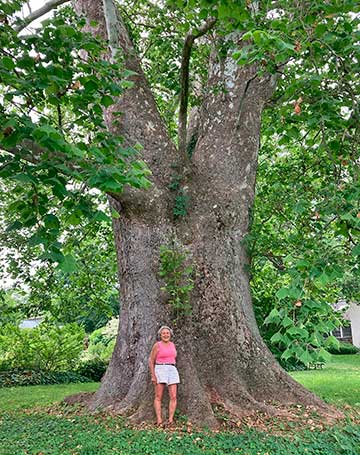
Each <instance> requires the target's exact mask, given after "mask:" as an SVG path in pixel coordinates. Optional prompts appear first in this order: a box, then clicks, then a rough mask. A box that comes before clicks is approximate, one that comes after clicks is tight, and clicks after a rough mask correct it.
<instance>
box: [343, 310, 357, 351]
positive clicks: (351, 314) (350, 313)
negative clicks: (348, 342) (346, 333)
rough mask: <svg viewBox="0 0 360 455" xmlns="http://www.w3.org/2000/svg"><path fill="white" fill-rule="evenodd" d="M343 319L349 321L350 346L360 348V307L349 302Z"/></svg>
mask: <svg viewBox="0 0 360 455" xmlns="http://www.w3.org/2000/svg"><path fill="white" fill-rule="evenodd" d="M344 319H347V320H348V321H350V328H351V334H352V344H353V345H354V346H356V347H358V348H360V305H357V304H356V303H354V302H351V303H350V304H349V308H348V309H347V310H346V311H345V313H344Z"/></svg>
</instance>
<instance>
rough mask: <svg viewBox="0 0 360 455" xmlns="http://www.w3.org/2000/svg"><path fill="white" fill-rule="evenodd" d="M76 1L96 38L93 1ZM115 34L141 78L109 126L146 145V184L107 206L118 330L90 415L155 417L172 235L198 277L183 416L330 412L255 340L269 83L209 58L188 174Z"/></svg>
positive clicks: (182, 322)
mask: <svg viewBox="0 0 360 455" xmlns="http://www.w3.org/2000/svg"><path fill="white" fill-rule="evenodd" d="M76 4H77V9H78V11H82V12H83V13H84V14H85V15H86V16H87V18H88V19H89V20H94V19H95V20H97V21H98V22H99V27H98V30H100V32H101V33H104V31H103V30H104V19H103V14H102V6H101V2H98V1H90V0H79V1H77V2H76ZM118 32H119V35H120V42H121V46H122V49H123V52H124V55H125V62H126V65H127V66H128V67H129V68H132V69H135V70H136V71H137V73H138V76H136V77H134V82H135V86H134V88H133V89H131V90H128V91H127V93H126V94H125V95H124V97H123V98H122V99H120V100H119V102H118V103H117V105H115V106H114V110H116V111H122V112H123V113H124V115H123V117H122V122H121V126H120V127H119V126H117V127H116V128H115V127H113V125H112V123H111V120H112V117H111V112H107V117H106V118H107V123H108V126H109V128H110V129H112V130H113V131H114V134H121V135H123V136H124V137H125V138H126V140H127V141H128V143H130V144H134V143H136V142H140V143H142V144H143V145H144V152H143V153H144V155H143V158H144V160H145V161H146V162H147V163H148V165H149V167H150V168H151V170H152V172H153V183H154V185H153V188H152V189H151V190H149V191H146V192H145V191H136V190H128V191H127V192H126V193H124V194H121V195H118V196H117V195H112V197H111V204H112V206H113V207H114V208H115V209H116V210H118V211H119V213H120V215H121V216H120V219H119V220H115V221H114V232H115V242H116V249H117V252H118V262H119V279H120V284H121V314H120V327H119V334H118V338H117V343H116V347H115V350H114V353H113V356H112V359H111V362H110V365H109V368H108V370H107V372H106V374H105V376H104V378H103V380H102V384H101V388H100V390H99V391H98V392H97V393H96V394H95V396H94V397H93V398H92V400H91V403H90V406H91V407H93V408H95V407H99V406H100V407H111V408H112V409H113V410H115V411H117V412H123V413H126V414H127V415H129V416H131V417H132V418H133V419H134V420H144V419H149V418H152V417H153V407H152V400H153V389H152V384H151V381H150V375H149V372H148V366H147V362H148V357H149V353H150V350H151V347H152V345H153V343H154V341H155V334H156V332H157V330H158V328H159V327H160V325H162V324H169V325H174V320H173V314H172V310H171V306H170V305H169V304H168V303H167V296H166V295H165V294H164V293H163V292H162V291H161V290H160V289H161V287H162V286H163V282H161V280H160V279H159V273H158V272H159V249H160V245H162V244H168V243H169V242H170V241H172V239H174V238H176V239H177V241H178V242H179V243H181V244H182V245H183V246H184V247H186V248H187V249H188V250H189V252H190V253H191V262H192V264H193V265H194V267H195V270H196V278H195V288H194V291H193V292H192V295H191V306H192V314H191V316H184V317H181V318H178V319H177V320H176V321H175V327H174V329H175V334H176V335H175V340H174V341H175V343H176V345H177V349H178V367H179V371H180V376H181V385H180V386H179V409H180V411H181V412H183V413H185V414H186V415H187V416H188V417H189V418H190V419H191V420H193V421H196V422H200V423H202V424H204V425H211V426H213V425H215V423H216V418H215V416H214V412H213V405H214V404H217V405H221V406H223V407H224V409H225V410H228V411H229V412H232V413H235V414H236V415H241V414H248V413H252V412H255V411H259V410H260V411H265V412H270V413H271V412H273V411H274V409H275V408H274V407H273V406H272V405H273V404H274V403H275V402H276V403H278V404H280V405H287V404H290V403H300V404H306V405H313V406H316V407H317V408H318V409H319V410H321V411H323V412H326V411H329V409H328V408H327V406H326V405H325V404H324V403H323V402H322V401H321V400H319V399H318V398H317V397H315V396H314V395H313V394H311V393H310V392H308V391H307V390H305V389H304V388H303V387H302V386H300V385H299V384H298V383H296V382H295V381H294V380H292V379H291V377H290V376H289V375H288V374H287V373H285V372H284V371H283V370H282V369H281V368H280V366H279V365H278V364H277V362H276V361H275V360H274V358H273V356H272V354H271V353H270V351H269V350H268V348H267V347H266V345H265V344H264V342H263V341H262V339H261V337H260V334H259V331H258V328H257V326H256V322H255V318H254V314H253V309H252V303H251V296H250V289H249V276H248V271H247V270H248V269H247V267H248V258H247V254H246V248H245V236H246V234H247V232H248V228H249V215H250V212H251V209H252V206H253V200H254V187H255V176H256V166H257V153H258V147H259V134H260V120H261V113H262V109H263V106H264V103H265V102H266V100H267V99H268V97H269V96H270V95H271V93H272V92H273V89H274V86H275V81H274V79H273V78H272V77H270V76H262V77H260V76H258V75H257V73H256V69H255V68H252V67H250V68H249V67H247V68H244V67H240V66H237V65H236V64H235V62H234V61H233V60H232V59H231V56H228V57H226V58H223V57H220V56H219V55H218V54H216V52H215V51H214V53H213V55H212V56H211V58H210V62H209V65H210V72H209V82H208V91H207V93H208V95H207V97H206V99H205V101H204V105H203V107H202V110H201V113H200V122H199V124H200V127H199V129H198V130H197V132H196V147H195V150H194V153H193V155H192V162H191V166H189V165H188V163H187V160H186V159H184V157H179V156H178V155H177V151H176V148H175V146H174V145H173V144H172V143H171V141H170V140H169V138H168V136H167V133H166V130H165V128H164V125H163V124H162V122H161V119H160V116H159V114H158V112H157V110H156V107H155V103H154V100H153V97H152V95H151V92H150V90H149V87H148V86H147V83H146V80H145V78H144V76H143V73H142V72H141V69H140V65H139V63H138V61H137V59H136V56H135V55H134V50H133V48H132V45H131V42H130V40H129V38H128V36H127V34H126V30H125V28H123V27H122V26H120V28H119V30H118ZM174 165H176V172H178V173H179V174H180V175H186V182H185V187H186V192H187V193H188V196H189V197H190V205H189V210H188V214H187V216H186V217H184V219H182V220H181V221H175V220H174V218H173V215H172V206H173V196H172V194H171V192H170V190H169V188H168V186H169V183H170V180H171V175H172V173H173V172H174V170H173V169H174ZM185 168H186V169H185Z"/></svg>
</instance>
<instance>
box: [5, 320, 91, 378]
mask: <svg viewBox="0 0 360 455" xmlns="http://www.w3.org/2000/svg"><path fill="white" fill-rule="evenodd" d="M84 336H85V332H84V330H83V329H82V328H81V327H80V326H78V325H77V324H66V325H64V326H62V327H57V326H55V325H50V324H45V323H42V324H40V325H39V326H38V327H36V328H34V329H20V328H19V327H16V326H13V325H10V324H7V325H5V326H4V327H2V328H1V329H0V359H1V360H0V370H14V369H15V370H16V369H19V370H31V371H42V372H44V371H46V372H49V371H68V370H71V369H73V368H74V367H75V365H76V364H77V362H78V359H79V357H80V354H81V352H82V350H83V340H84Z"/></svg>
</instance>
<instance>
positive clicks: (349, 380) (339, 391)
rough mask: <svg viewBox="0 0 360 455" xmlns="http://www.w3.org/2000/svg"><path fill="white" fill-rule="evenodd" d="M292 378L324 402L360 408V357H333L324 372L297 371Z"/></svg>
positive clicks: (355, 355)
mask: <svg viewBox="0 0 360 455" xmlns="http://www.w3.org/2000/svg"><path fill="white" fill-rule="evenodd" d="M291 376H292V377H293V378H294V379H296V380H297V381H298V382H300V383H301V384H302V385H303V386H305V387H306V388H307V389H309V390H311V391H312V392H314V393H315V394H316V395H318V396H319V397H321V398H322V399H323V400H324V401H326V402H328V403H332V404H334V405H335V406H338V407H340V408H341V407H343V406H344V405H346V404H347V405H350V406H353V407H355V408H357V409H359V408H360V355H359V354H354V355H333V356H332V358H331V361H330V362H328V363H327V364H326V365H325V367H324V368H323V369H322V370H308V371H296V372H293V373H291Z"/></svg>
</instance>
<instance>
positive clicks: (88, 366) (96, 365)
mask: <svg viewBox="0 0 360 455" xmlns="http://www.w3.org/2000/svg"><path fill="white" fill-rule="evenodd" d="M108 364H109V361H108V360H101V359H98V358H95V359H90V360H85V361H84V360H83V361H81V362H80V363H79V365H78V366H77V367H76V370H75V373H76V374H77V375H80V376H81V377H86V378H87V380H91V381H95V382H100V381H101V378H102V377H103V376H104V374H105V371H106V368H107V367H108Z"/></svg>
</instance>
